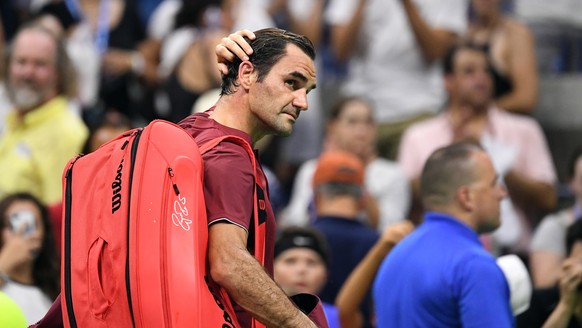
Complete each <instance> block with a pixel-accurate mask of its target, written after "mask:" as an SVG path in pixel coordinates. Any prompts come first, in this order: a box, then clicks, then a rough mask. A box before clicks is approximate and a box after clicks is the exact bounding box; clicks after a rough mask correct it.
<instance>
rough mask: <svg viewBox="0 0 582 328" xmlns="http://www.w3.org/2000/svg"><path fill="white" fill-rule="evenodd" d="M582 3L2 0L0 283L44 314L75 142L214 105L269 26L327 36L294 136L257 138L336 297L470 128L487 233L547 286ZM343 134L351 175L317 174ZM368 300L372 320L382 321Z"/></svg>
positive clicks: (561, 213) (572, 165) (573, 203)
mask: <svg viewBox="0 0 582 328" xmlns="http://www.w3.org/2000/svg"><path fill="white" fill-rule="evenodd" d="M581 12H582V2H580V1H576V0H554V1H544V0H471V1H470V0H439V1H431V0H2V1H1V2H0V14H1V15H0V19H1V24H0V51H2V52H3V53H4V58H3V60H2V62H0V69H1V71H2V75H1V76H0V198H3V199H4V200H3V201H2V202H0V215H2V217H1V219H2V220H1V221H0V229H2V235H0V274H1V275H2V276H0V280H4V281H5V282H4V284H3V285H2V287H0V290H2V291H3V292H5V293H7V294H8V295H9V296H11V297H12V298H13V299H14V300H15V301H16V302H17V303H18V304H19V305H20V306H21V308H22V309H23V312H24V314H25V317H26V320H27V322H28V323H33V322H35V321H36V320H38V318H39V317H41V316H42V314H43V313H44V312H45V311H46V309H48V306H50V304H51V301H52V299H53V298H54V297H55V295H56V293H57V292H58V285H59V281H58V270H59V267H58V249H59V247H60V244H59V243H60V225H61V222H60V213H61V211H62V209H61V175H62V169H63V167H64V165H65V164H66V162H67V161H68V160H69V159H70V158H72V157H73V156H74V155H75V154H76V153H80V152H84V153H87V152H90V151H93V150H95V149H96V148H97V147H99V145H101V144H102V143H104V142H106V141H107V140H110V139H111V138H113V137H115V136H117V135H118V134H120V133H121V132H123V131H126V130H128V129H130V128H133V127H140V126H145V125H146V124H147V123H148V122H150V121H151V120H153V119H157V118H162V119H167V120H170V121H173V122H179V121H180V120H182V119H183V118H185V117H186V116H188V115H190V114H191V113H193V112H196V111H204V110H206V109H208V108H210V107H211V106H212V105H213V103H214V102H215V101H216V99H217V97H218V93H219V91H217V90H219V88H220V84H221V76H220V73H219V71H218V69H217V65H216V55H215V52H214V49H215V46H216V45H217V44H218V43H219V42H220V40H221V38H223V37H225V36H227V35H228V34H230V33H232V32H234V31H236V30H239V29H242V28H244V29H249V30H251V31H253V30H257V29H260V28H265V27H273V26H277V27H280V28H284V29H287V30H290V31H293V32H296V33H300V34H303V35H306V36H307V37H309V38H310V40H312V42H313V43H314V45H315V46H316V48H317V50H318V53H317V58H316V66H317V70H318V71H317V79H318V81H317V89H315V91H314V92H311V93H310V94H309V97H310V98H309V110H308V111H307V112H303V113H302V114H301V118H300V119H299V120H298V122H297V123H296V125H295V128H294V132H293V134H292V136H290V137H288V138H279V137H273V138H265V140H261V141H260V142H259V144H257V145H256V146H257V147H258V148H260V150H261V161H262V163H263V165H264V167H265V169H266V170H267V171H268V175H269V183H270V198H271V201H272V203H273V207H274V209H275V211H276V212H277V220H278V223H279V226H278V228H279V229H280V230H283V229H295V228H292V227H295V226H302V227H307V228H308V229H315V230H316V231H319V232H321V234H322V236H315V237H310V236H311V235H310V233H311V232H309V231H308V232H305V231H303V230H298V231H295V230H291V231H286V232H285V234H283V237H282V238H287V239H289V238H291V239H292V236H293V234H294V233H295V234H299V235H301V236H308V237H309V238H314V240H315V241H316V242H317V247H315V246H314V247H311V248H312V249H313V250H316V251H317V253H318V254H319V255H321V256H322V257H323V259H322V261H321V263H323V265H324V266H325V267H326V270H325V271H326V272H327V273H326V274H321V275H319V277H320V278H321V279H323V282H321V283H316V284H314V286H315V287H313V288H312V290H311V291H312V292H321V293H320V295H321V297H322V299H323V300H324V301H325V302H326V303H329V304H333V303H334V301H335V299H336V296H337V295H338V293H339V291H340V289H341V287H342V284H343V282H344V281H345V280H346V279H347V277H348V275H349V274H350V272H351V271H352V270H353V269H354V267H355V266H356V265H357V264H358V263H359V261H360V260H362V259H363V258H364V256H365V255H366V253H367V252H368V251H369V250H370V249H371V248H372V247H373V245H374V243H375V242H376V241H377V240H380V239H381V236H382V233H383V232H384V231H385V230H386V229H387V228H389V227H390V226H392V225H394V224H396V223H399V222H402V221H404V220H407V219H408V220H410V221H412V222H414V223H416V224H418V223H420V220H421V213H422V206H421V204H420V202H419V182H418V178H419V175H420V172H421V170H422V167H423V164H424V162H425V160H426V159H427V158H428V156H429V155H430V153H432V151H434V150H435V149H437V148H439V147H441V146H445V145H447V144H450V143H453V142H455V141H459V140H464V139H473V140H477V141H479V142H480V143H481V144H482V145H483V147H484V148H485V149H486V150H487V151H488V152H489V154H490V156H491V157H492V159H493V163H494V166H495V169H496V170H497V174H498V176H499V177H500V179H502V181H503V183H504V185H505V186H506V188H507V190H508V193H509V196H508V197H507V198H506V199H505V200H504V201H502V204H501V213H502V214H501V221H502V224H501V227H500V228H499V229H498V230H497V231H496V232H494V233H493V234H491V235H485V236H482V237H481V240H482V242H483V244H484V245H485V247H486V248H487V249H488V250H489V251H490V252H491V253H492V254H494V255H495V256H501V255H505V254H517V255H519V257H520V258H522V259H523V261H524V262H525V263H526V265H527V267H528V270H529V272H530V275H531V277H532V281H533V285H534V287H535V288H536V289H548V288H554V287H556V286H557V284H558V282H559V277H560V274H561V270H562V266H561V264H562V262H563V261H565V260H566V259H567V258H568V257H569V256H571V255H569V254H570V252H569V251H568V248H567V247H568V246H567V244H566V239H567V238H566V234H567V233H566V232H567V229H568V227H569V226H570V225H572V224H573V223H575V222H577V220H579V219H580V218H581V217H582V210H581V208H580V206H581V204H582V110H580V106H581V105H580V104H582V92H581V91H582V16H580V14H579V13H581ZM335 151H342V152H347V153H349V154H351V155H353V156H354V159H352V160H355V161H358V162H359V164H358V165H361V166H362V167H363V170H364V173H363V178H362V181H359V180H358V181H349V183H347V184H348V185H351V186H354V185H355V186H357V187H358V188H356V190H354V188H349V186H348V187H346V186H341V185H340V186H338V185H337V184H331V185H330V186H328V187H326V188H314V186H316V182H314V181H319V182H317V186H318V185H319V184H325V183H327V182H336V181H334V178H333V177H332V176H324V177H321V174H319V175H318V173H317V170H316V169H317V168H318V163H319V161H318V158H319V156H320V155H321V154H325V153H328V152H335ZM342 160H343V159H341V158H338V159H335V160H332V161H331V162H326V164H325V165H327V166H326V170H327V171H328V172H333V170H334V168H335V167H336V166H337V165H339V163H340V162H341V161H342ZM322 165H323V163H322ZM314 177H315V180H314ZM317 177H320V178H322V179H323V180H321V181H320V180H317ZM344 182H345V181H344ZM338 195H339V196H345V195H351V196H353V197H355V198H354V199H355V201H353V202H351V203H349V204H347V203H346V202H344V201H343V199H340V200H339V201H338V199H337V197H338ZM334 199H335V201H334ZM27 220H29V221H31V222H33V223H32V226H34V227H36V229H33V231H32V232H28V231H27V229H26V228H25V227H24V226H20V225H19V224H20V223H19V222H26V221H27ZM320 237H322V238H323V239H324V241H320ZM304 238H307V237H304ZM322 243H323V244H327V246H321V247H320V246H319V245H320V244H322ZM291 244H292V243H291ZM291 244H289V243H288V245H287V246H289V245H291ZM346 245H349V246H350V247H346ZM324 249H325V251H324ZM338 254H341V255H339V256H338ZM324 255H325V256H324ZM327 256H329V258H327ZM580 261H582V259H581V260H580ZM275 271H276V272H277V269H276V270H275ZM2 277H4V278H5V279H2ZM281 277H283V274H281ZM275 278H276V279H277V277H275ZM281 279H283V278H281ZM310 286H311V285H310ZM366 297H368V298H369V297H370V295H367V296H362V299H365V298H366ZM368 303H369V302H366V301H365V300H364V301H362V304H363V305H362V310H363V313H364V316H365V318H366V319H364V320H363V323H361V324H363V325H365V326H373V323H374V320H373V315H372V314H371V313H373V310H372V307H371V306H367V305H366V304H368ZM370 304H371V303H370ZM581 317H582V315H581Z"/></svg>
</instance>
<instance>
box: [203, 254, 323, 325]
mask: <svg viewBox="0 0 582 328" xmlns="http://www.w3.org/2000/svg"><path fill="white" fill-rule="evenodd" d="M227 263H228V264H227V265H226V266H222V267H221V268H219V269H218V270H211V274H212V278H213V279H214V280H215V281H216V282H217V283H218V284H219V285H221V286H222V287H223V288H224V289H225V290H226V291H227V292H228V294H229V295H230V297H232V299H233V300H234V301H235V302H236V303H237V304H238V305H240V306H241V307H242V308H243V309H245V310H246V311H247V312H249V313H250V314H251V315H252V316H253V317H254V318H256V319H258V320H259V321H260V322H262V323H263V324H265V325H266V326H268V327H289V328H291V327H297V328H299V327H316V325H315V324H313V322H311V320H309V318H308V317H307V316H306V315H305V314H303V313H302V312H301V311H300V310H299V309H298V308H297V307H296V306H295V305H294V304H293V302H291V300H290V299H289V298H288V297H287V295H286V294H285V293H284V292H283V290H281V288H279V286H277V285H276V284H275V282H274V281H273V280H272V279H271V278H270V277H269V275H268V274H267V273H266V272H265V271H264V270H263V268H262V267H261V265H260V264H259V263H258V262H257V261H256V260H255V258H254V257H253V256H252V255H251V254H249V253H248V252H247V251H246V250H240V252H239V254H237V255H236V256H234V257H232V258H231V259H230V260H229V261H227ZM211 267H212V265H211Z"/></svg>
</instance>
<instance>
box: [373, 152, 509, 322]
mask: <svg viewBox="0 0 582 328" xmlns="http://www.w3.org/2000/svg"><path fill="white" fill-rule="evenodd" d="M420 183H421V198H422V202H423V205H424V207H425V208H426V209H427V210H428V212H427V213H426V214H425V217H424V223H423V224H422V225H421V226H420V227H419V228H418V229H416V230H415V231H414V232H413V233H411V234H410V235H409V236H408V237H407V238H405V239H404V240H403V241H402V242H401V243H400V244H398V245H397V246H396V247H395V248H394V250H392V253H391V254H390V255H389V256H388V257H387V258H386V259H385V260H384V262H383V263H382V265H381V267H380V270H379V272H378V275H377V278H376V281H375V283H374V288H373V294H374V301H375V305H376V313H377V318H378V327H391V328H392V327H406V328H410V327H496V328H503V327H513V326H514V318H513V314H512V310H511V306H510V303H509V300H510V291H509V286H508V285H507V282H506V280H505V277H504V275H503V272H502V271H501V269H500V268H499V266H497V264H496V262H495V259H494V258H493V256H491V255H490V254H489V253H487V251H486V250H485V249H484V248H483V246H482V245H481V242H480V241H479V238H478V234H479V233H485V232H491V231H493V230H495V229H496V228H497V227H498V226H499V224H500V222H499V202H500V201H501V199H502V198H503V197H505V196H506V194H507V193H506V191H505V189H504V188H503V187H502V186H501V185H500V184H499V179H498V177H497V175H496V173H495V169H494V168H493V165H492V162H491V159H490V158H489V156H488V155H487V154H486V153H485V151H483V149H482V148H481V147H480V146H479V145H477V144H475V143H472V142H462V143H457V144H453V145H450V146H448V147H444V148H441V149H439V150H437V151H435V152H434V153H433V154H432V155H431V156H430V157H429V159H428V160H427V162H426V163H425V166H424V169H423V173H422V176H421V182H420Z"/></svg>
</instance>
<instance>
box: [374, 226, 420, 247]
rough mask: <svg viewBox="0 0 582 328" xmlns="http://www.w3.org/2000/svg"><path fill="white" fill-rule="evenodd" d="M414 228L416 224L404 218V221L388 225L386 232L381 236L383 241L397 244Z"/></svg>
mask: <svg viewBox="0 0 582 328" xmlns="http://www.w3.org/2000/svg"><path fill="white" fill-rule="evenodd" d="M412 230H414V224H412V222H410V221H408V220H404V221H402V222H398V223H395V224H393V225H390V226H388V227H387V228H386V229H384V232H382V236H381V237H380V238H381V240H382V242H384V243H386V244H389V245H391V246H395V245H396V244H398V242H400V241H401V240H402V239H403V238H404V237H406V236H408V234H409V233H411V232H412Z"/></svg>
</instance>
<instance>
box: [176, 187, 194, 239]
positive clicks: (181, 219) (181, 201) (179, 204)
mask: <svg viewBox="0 0 582 328" xmlns="http://www.w3.org/2000/svg"><path fill="white" fill-rule="evenodd" d="M187 216H188V208H187V207H186V198H185V197H182V195H178V199H176V200H175V201H174V213H172V222H174V225H176V226H177V227H182V229H184V230H186V231H190V224H191V223H192V220H189V219H188V218H187Z"/></svg>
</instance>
